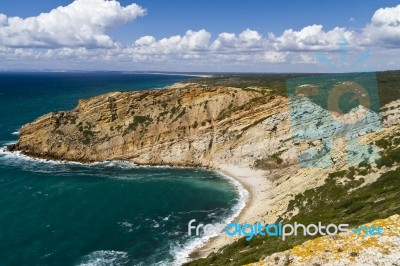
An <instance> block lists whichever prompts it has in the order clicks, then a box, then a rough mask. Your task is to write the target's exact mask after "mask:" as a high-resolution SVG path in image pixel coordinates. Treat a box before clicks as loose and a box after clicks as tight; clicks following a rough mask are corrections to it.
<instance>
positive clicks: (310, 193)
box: [186, 131, 400, 265]
mask: <svg viewBox="0 0 400 266" xmlns="http://www.w3.org/2000/svg"><path fill="white" fill-rule="evenodd" d="M399 139H400V131H397V132H396V133H394V134H393V135H391V136H389V137H387V138H385V139H384V140H378V141H376V143H375V144H376V145H378V146H379V147H381V148H384V150H383V154H382V159H381V162H380V163H378V165H377V166H378V167H382V166H395V165H397V168H396V169H395V170H393V171H388V172H386V173H384V174H382V175H381V176H380V177H379V178H378V180H377V181H375V182H374V183H370V184H367V185H364V186H361V185H362V184H364V178H362V176H366V175H367V174H368V173H370V172H371V171H373V167H372V166H371V165H370V164H368V163H366V162H362V163H360V164H359V165H358V166H357V167H355V166H352V167H350V168H349V169H346V170H340V171H337V172H334V173H330V174H329V175H328V178H327V179H326V181H325V184H324V185H322V186H320V187H316V188H313V189H308V190H306V191H304V192H303V193H301V194H298V195H296V196H295V197H294V198H293V199H292V200H291V201H290V202H289V204H288V207H287V209H286V212H285V213H284V214H283V215H282V216H280V217H277V219H276V221H275V223H278V222H279V221H282V222H283V223H291V224H293V223H294V222H298V223H302V224H305V225H307V224H310V223H315V222H316V221H318V222H319V221H320V222H321V223H323V224H329V223H334V224H340V223H348V224H350V226H351V227H356V226H359V225H361V224H364V223H367V222H371V221H373V220H376V219H382V218H387V217H389V216H391V215H394V214H399V213H400V201H399V196H400V178H399V177H400V167H398V164H399V163H400V147H398V145H399ZM279 155H280V154H279V153H277V154H274V155H272V156H270V157H268V158H266V159H262V160H259V161H257V162H256V164H257V166H258V167H260V168H262V167H265V166H266V163H269V164H271V162H272V163H273V164H274V165H278V164H279V163H278V161H279V159H280V157H279ZM269 164H268V165H267V166H269ZM260 220H262V218H261V219H260ZM315 237H318V236H303V235H297V236H291V237H289V238H287V239H286V240H285V241H282V240H281V238H279V237H269V236H256V237H254V238H253V239H252V240H251V241H247V240H246V239H245V237H243V238H241V239H239V240H237V241H236V242H234V243H232V244H230V245H227V246H225V247H223V248H222V249H221V250H219V251H218V252H217V253H211V254H210V255H209V256H208V257H207V258H204V259H199V260H196V261H193V262H190V263H187V264H186V265H243V264H246V263H251V262H257V261H260V260H261V259H262V258H264V257H266V256H269V255H271V254H273V253H276V252H281V251H284V250H288V249H290V248H292V247H294V246H296V245H299V244H301V243H303V242H305V241H307V240H309V239H312V238H315Z"/></svg>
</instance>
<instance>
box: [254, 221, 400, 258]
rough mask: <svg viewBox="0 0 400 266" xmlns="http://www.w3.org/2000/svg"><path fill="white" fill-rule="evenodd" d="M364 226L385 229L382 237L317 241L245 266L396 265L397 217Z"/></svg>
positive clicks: (399, 253)
mask: <svg viewBox="0 0 400 266" xmlns="http://www.w3.org/2000/svg"><path fill="white" fill-rule="evenodd" d="M364 226H365V227H367V228H370V227H371V226H375V227H378V226H380V227H382V228H386V232H385V233H384V236H371V235H368V236H366V235H365V232H364V231H363V232H362V233H360V235H357V234H353V233H350V234H349V235H347V236H344V235H335V236H324V237H319V238H316V239H313V240H309V241H307V242H305V243H303V244H302V245H298V246H296V247H294V248H292V249H290V250H288V251H285V252H280V253H275V254H272V255H270V256H268V257H267V258H265V259H263V261H262V262H258V263H252V264H248V265H247V266H267V265H277V266H283V265H301V266H308V265H329V266H335V265H343V266H344V265H397V264H398V262H399V261H400V216H399V215H393V216H391V217H389V218H387V219H380V220H375V221H373V222H371V223H368V224H365V225H364Z"/></svg>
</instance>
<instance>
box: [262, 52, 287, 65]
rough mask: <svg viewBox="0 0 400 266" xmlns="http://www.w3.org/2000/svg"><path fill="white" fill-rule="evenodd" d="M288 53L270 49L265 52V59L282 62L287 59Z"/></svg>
mask: <svg viewBox="0 0 400 266" xmlns="http://www.w3.org/2000/svg"><path fill="white" fill-rule="evenodd" d="M286 56H287V53H283V52H277V51H268V52H266V53H265V60H266V61H267V62H269V63H282V62H285V61H286Z"/></svg>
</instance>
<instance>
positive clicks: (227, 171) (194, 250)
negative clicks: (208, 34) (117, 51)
mask: <svg viewBox="0 0 400 266" xmlns="http://www.w3.org/2000/svg"><path fill="white" fill-rule="evenodd" d="M5 148H6V147H2V149H1V153H3V154H8V155H11V156H15V157H17V158H19V159H22V160H33V161H37V162H41V163H55V164H64V163H72V164H82V165H92V164H101V163H107V162H111V163H113V162H114V163H130V164H133V165H132V166H135V167H178V168H203V169H208V170H211V171H214V172H216V173H218V174H219V175H221V176H222V177H223V178H226V179H228V181H229V182H232V183H233V185H234V186H235V187H236V188H237V190H238V192H239V197H240V199H239V202H238V204H237V205H236V206H235V208H238V209H237V210H236V211H235V212H234V213H233V214H232V215H231V216H229V217H227V218H226V219H225V220H223V221H222V225H223V226H224V227H225V226H226V225H227V224H229V223H232V222H234V221H237V222H239V223H254V222H256V221H258V220H260V219H261V218H262V217H263V216H262V215H261V216H260V214H262V213H265V214H266V212H267V211H268V209H269V208H268V206H267V205H266V204H265V202H266V201H265V199H266V198H268V196H269V193H268V188H269V187H270V182H269V181H268V180H267V178H266V177H265V176H264V172H263V171H259V170H253V169H251V168H249V167H240V166H235V165H224V164H220V165H216V166H215V167H201V166H200V167H193V166H186V167H185V166H171V165H157V166H155V165H140V164H135V163H133V162H131V161H129V160H111V161H98V162H91V163H82V162H76V161H61V160H49V159H43V158H36V157H31V156H29V155H25V154H22V153H20V152H15V151H7V150H6V149H5ZM261 202H264V204H262V205H261V204H259V203H261ZM241 204H242V206H240V205H241ZM238 238H240V237H237V236H235V237H230V236H228V235H226V234H225V232H224V231H223V232H221V233H219V234H218V235H214V236H209V237H206V238H201V237H199V238H198V239H196V240H195V241H194V242H195V243H188V246H187V247H186V248H187V249H186V250H185V249H184V250H182V251H181V252H182V255H181V256H179V257H177V258H176V261H177V262H178V261H179V263H180V264H183V263H187V262H190V261H193V260H196V259H200V258H204V257H207V256H208V255H209V254H210V253H211V252H216V251H218V250H219V249H220V248H222V247H223V246H225V245H228V244H230V243H232V242H234V241H235V240H236V239H238ZM190 245H192V246H190Z"/></svg>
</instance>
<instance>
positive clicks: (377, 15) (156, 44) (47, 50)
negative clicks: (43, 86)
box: [0, 0, 400, 72]
mask: <svg viewBox="0 0 400 266" xmlns="http://www.w3.org/2000/svg"><path fill="white" fill-rule="evenodd" d="M115 1H116V0H113V1H111V2H115ZM72 2H73V1H66V0H51V1H50V0H41V1H26V0H25V1H23V0H13V1H1V2H0V13H1V14H3V16H4V17H5V19H3V23H2V22H1V19H0V59H2V62H0V68H1V69H11V68H16V67H17V68H29V69H33V68H38V69H50V68H68V69H101V68H102V66H103V67H104V69H110V68H112V69H115V70H164V71H168V70H170V71H182V70H188V71H257V72H282V71H284V72H292V71H307V72H313V71H319V70H321V67H322V69H323V70H324V71H329V69H328V68H327V66H326V65H324V64H323V63H322V65H321V62H316V61H315V53H318V52H322V53H325V54H326V56H327V57H329V58H330V59H331V60H333V61H334V60H335V59H336V58H337V55H338V51H339V48H338V47H337V42H338V41H340V39H345V40H346V41H347V42H348V43H349V47H348V51H349V58H352V59H354V60H355V58H356V57H357V53H358V54H361V53H363V52H365V51H366V50H370V51H372V54H373V56H372V57H371V60H370V62H365V64H366V65H365V67H367V68H375V69H377V70H385V69H393V68H400V65H399V62H398V60H394V59H395V57H396V56H397V55H398V54H399V53H398V52H399V50H398V48H400V26H399V25H400V23H399V18H400V13H397V12H400V8H396V7H397V5H398V4H399V1H389V0H384V1H376V0H375V1H371V0H370V1H352V2H351V4H349V1H314V0H312V1H288V0H284V1H261V0H253V1H215V0H214V1H211V0H202V1H183V0H181V1H162V0H158V1H154V0H152V1H151V0H147V1H146V0H142V1H128V0H121V1H119V3H120V6H119V7H116V6H113V7H112V8H109V7H106V6H104V8H103V9H101V8H100V6H101V5H102V3H103V2H105V0H78V1H76V2H80V3H79V4H76V3H75V4H74V3H72ZM83 2H86V3H85V4H83ZM89 3H90V4H89ZM133 4H137V5H138V6H140V8H141V10H137V9H135V10H134V9H133V7H132V5H133ZM90 5H93V7H96V8H98V9H97V11H96V12H93V13H96V16H97V17H96V18H95V19H93V20H90V19H87V20H85V19H83V18H82V17H81V14H79V13H80V11H81V10H82V12H84V11H85V10H86V9H88V10H91V7H90ZM60 6H61V7H65V8H66V9H65V10H69V11H65V12H66V14H68V15H69V16H70V21H68V19H64V20H63V21H62V23H59V25H58V23H57V20H59V19H60V20H61V19H63V16H64V15H63V14H62V13H63V12H64V11H62V12H58V13H57V14H56V12H54V9H56V8H57V7H60ZM128 7H132V8H131V9H129V10H128V9H127V8H128ZM125 8H126V9H125ZM384 8H386V9H384ZM381 9H382V10H383V11H382V12H380V11H379V10H381ZM71 10H72V11H71ZM107 10H108V11H109V10H113V11H115V14H112V15H107V12H108V11H107ZM378 11H379V12H378ZM50 12H53V14H52V13H51V14H52V15H51V16H48V17H46V16H43V17H40V16H39V14H41V13H50ZM135 12H136V13H135ZM88 14H91V13H90V12H89V13H88ZM102 14H104V21H102V19H103V17H102V16H103V15H102ZM74 16H76V17H77V18H78V19H75V18H74ZM86 16H88V15H87V14H86ZM89 16H91V15H89ZM107 16H108V17H107ZM12 17H19V18H20V20H21V21H16V22H11V21H10V18H12ZM28 17H32V18H34V19H33V20H29V21H24V19H26V18H28ZM36 18H37V19H36ZM373 18H374V19H373ZM386 18H390V19H392V20H393V21H389V20H388V19H386ZM382 19H383V20H382ZM49 21H50V22H49ZM76 21H79V23H80V24H79V23H77V22H76ZM99 21H100V22H99ZM51 23H53V24H54V25H53V24H51ZM68 23H70V25H71V26H70V27H69V26H68ZM397 23H399V24H397ZM32 25H33V26H32ZM49 25H50V26H49ZM35 27H36V28H35ZM69 29H71V30H69ZM202 30H203V31H202ZM188 31H190V32H189V34H188ZM285 31H286V34H284V32H285ZM74 32H75V33H76V36H73V34H75V33H74ZM225 33H227V34H231V35H227V34H225ZM241 33H244V34H242V35H240V34H241ZM383 33H384V34H383ZM84 34H88V35H90V34H93V36H91V37H87V38H86V37H85V35H84ZM221 34H222V35H221ZM232 34H235V36H234V37H235V38H234V37H233V36H232ZM271 34H273V35H271ZM16 35H17V36H18V38H16V37H15V36H16ZM25 35H26V36H25ZM144 36H148V37H149V36H152V38H148V37H146V38H144V39H143V37H144ZM173 36H179V37H180V38H181V39H177V38H172V37H173ZM240 36H241V37H240ZM41 38H42V39H41ZM141 38H142V39H141ZM163 38H164V39H165V41H160V40H162V39H163ZM334 38H336V39H337V40H334ZM1 39H3V42H2V41H1ZM138 40H142V41H140V42H137V41H138ZM135 42H137V43H136V44H135ZM389 44H390V45H389ZM335 46H336V47H335ZM374 57H375V59H374ZM128 59H130V60H128ZM264 59H265V60H264ZM385 60H386V61H385ZM16 62H17V63H18V64H16ZM333 71H334V70H333Z"/></svg>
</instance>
